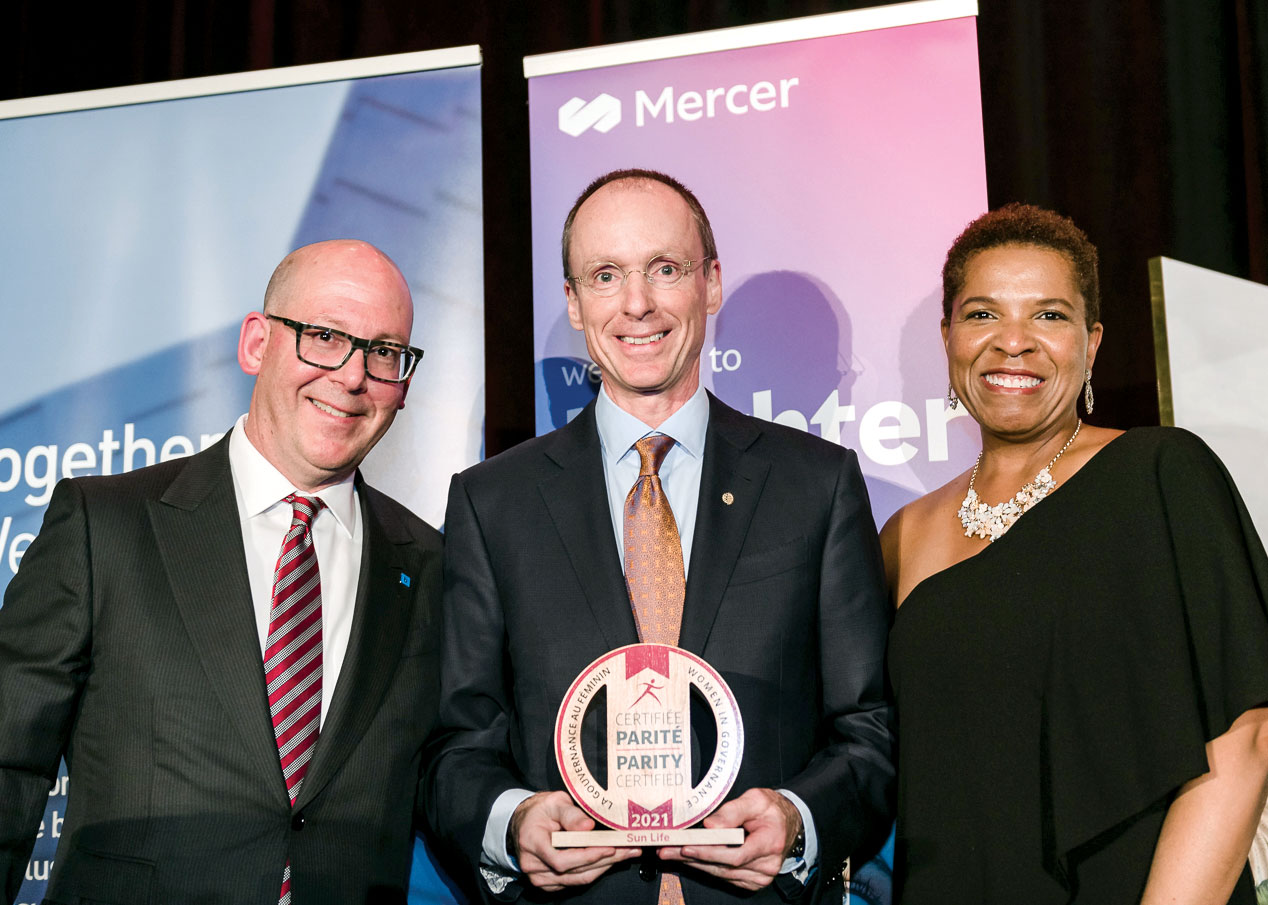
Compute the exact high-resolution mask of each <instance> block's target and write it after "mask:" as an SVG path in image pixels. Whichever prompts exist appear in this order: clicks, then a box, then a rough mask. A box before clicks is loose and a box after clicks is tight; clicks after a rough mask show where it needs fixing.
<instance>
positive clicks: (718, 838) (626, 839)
mask: <svg viewBox="0 0 1268 905" xmlns="http://www.w3.org/2000/svg"><path fill="white" fill-rule="evenodd" d="M693 688H694V689H695V691H696V692H697V693H698V694H699V695H700V697H701V698H702V699H703V700H704V701H705V703H706V704H708V706H709V710H710V712H711V713H712V714H713V719H714V722H715V724H716V730H717V749H716V751H715V752H714V754H713V760H712V761H711V762H710V763H709V766H708V769H707V770H705V772H704V774H703V778H702V779H701V781H700V784H699V785H697V786H694V787H693V786H692V785H691V775H692V770H691V726H690V723H689V717H690V713H691V692H692V689H693ZM601 690H602V691H605V692H606V695H607V751H606V752H605V753H606V756H607V788H603V787H602V786H600V785H599V783H598V781H597V780H596V779H595V777H594V774H593V773H592V772H591V770H590V768H589V767H588V766H587V765H586V761H585V757H584V756H583V754H582V751H581V723H582V720H583V719H584V717H585V715H586V711H587V710H588V709H589V707H590V705H591V704H592V703H593V702H594V700H595V697H596V695H597V694H598V693H599V692H600V691H601ZM743 752H744V726H743V724H742V723H741V722H740V711H739V708H738V707H737V706H736V703H735V696H734V695H733V694H732V693H731V689H730V688H728V687H727V685H726V682H724V681H723V680H722V677H721V676H720V675H718V673H717V671H716V670H714V669H713V667H711V666H710V665H709V664H708V663H706V662H705V661H704V660H702V659H700V658H699V657H697V656H696V655H695V654H692V653H689V652H688V651H685V650H683V649H682V648H678V647H671V646H669V645H667V644H631V645H628V646H626V647H621V648H617V649H616V650H614V651H610V652H608V653H606V654H604V655H603V656H602V657H600V658H599V659H597V660H595V661H594V662H593V663H591V664H590V665H589V666H587V667H586V668H585V670H583V671H582V673H581V675H579V676H577V679H576V681H574V682H573V683H572V687H570V688H569V689H568V694H567V695H565V696H564V700H563V703H562V704H561V705H560V707H559V718H558V719H557V720H556V721H555V758H556V760H558V762H559V772H560V773H561V774H563V779H564V784H565V785H566V786H567V788H568V791H569V793H571V795H572V797H573V800H574V801H576V802H577V804H578V806H579V807H581V809H582V810H584V811H585V812H586V813H587V814H589V815H590V816H591V817H593V818H594V819H595V820H596V821H598V822H599V823H601V824H604V825H606V826H608V827H611V829H606V830H592V831H589V832H556V833H554V834H553V835H552V836H551V843H552V844H553V845H555V846H556V847H557V848H565V847H569V846H585V845H612V846H645V845H646V846H663V845H675V846H676V845H740V844H742V843H743V842H744V830H743V829H742V828H740V827H735V828H731V829H717V830H709V829H703V828H701V829H687V827H690V826H691V825H692V824H694V823H696V822H698V821H700V820H703V819H704V818H705V817H706V816H707V815H708V814H709V813H710V812H711V811H712V810H713V809H714V808H716V807H717V806H718V805H719V804H721V802H722V799H723V798H724V797H725V796H726V794H727V792H728V791H730V789H731V785H732V784H733V783H734V782H735V777H736V774H737V773H738V772H739V769H740V758H741V756H742V755H743ZM600 756H604V753H602V752H601V753H600ZM706 756H707V753H706ZM614 830H615V831H616V832H614Z"/></svg>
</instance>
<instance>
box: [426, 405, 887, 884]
mask: <svg viewBox="0 0 1268 905" xmlns="http://www.w3.org/2000/svg"><path fill="white" fill-rule="evenodd" d="M709 401H710V417H709V428H708V433H707V436H706V441H705V452H704V463H703V472H702V475H701V481H700V498H699V509H698V514H697V517H696V526H695V540H694V543H693V545H692V554H691V568H690V570H689V573H688V579H687V596H686V601H685V604H684V609H683V621H682V632H681V637H680V641H679V644H680V646H682V647H684V648H686V649H687V650H690V651H693V652H695V653H698V654H700V655H701V656H703V657H704V658H705V659H706V660H707V661H708V662H709V663H711V664H712V665H713V666H714V667H716V668H717V669H718V670H719V671H720V672H721V673H722V675H723V676H724V678H725V679H726V681H727V683H728V684H729V685H730V686H731V688H732V690H733V691H734V692H735V695H736V698H737V700H738V703H739V706H740V710H741V714H742V717H743V720H744V725H745V727H746V728H745V749H744V758H743V762H742V764H741V768H740V773H739V776H738V778H737V780H736V783H735V786H734V788H733V790H732V793H731V794H732V795H733V796H734V795H738V794H740V793H741V792H743V791H744V790H746V789H748V788H752V787H770V788H786V789H789V790H791V791H793V792H795V793H796V794H797V795H798V796H800V797H801V798H802V799H803V800H804V801H805V802H806V804H807V805H808V807H809V808H810V810H811V812H812V814H813V816H814V821H815V827H816V829H817V832H818V836H819V844H820V869H819V871H818V877H817V880H816V881H815V882H813V883H812V884H811V887H810V889H808V890H806V895H807V897H808V899H810V900H813V899H817V898H818V897H819V896H820V895H822V893H823V892H824V889H825V888H826V887H829V886H830V885H831V883H832V881H833V879H834V877H836V876H837V875H838V874H839V869H840V865H841V863H842V861H843V860H844V859H845V858H846V856H848V855H849V854H850V853H851V852H852V851H853V850H854V849H855V847H856V846H857V845H858V844H859V843H860V840H862V839H863V838H864V837H865V835H867V834H868V833H869V832H870V831H878V832H880V833H881V834H882V835H883V834H884V833H885V832H887V831H888V828H889V824H890V820H891V818H892V806H891V791H892V784H893V776H894V771H893V766H892V763H891V756H892V751H891V748H892V737H891V734H890V726H889V716H890V711H889V706H888V704H887V703H886V700H885V696H884V693H883V687H882V685H883V677H882V660H883V656H884V651H885V639H886V634H887V631H888V625H889V606H888V604H887V602H886V598H885V588H884V577H883V571H882V567H881V562H880V553H879V548H878V545H877V540H876V530H875V527H874V524H873V521H872V514H871V510H870V508H869V506H868V500H867V491H866V488H865V487H864V484H863V479H862V475H861V474H860V472H859V468H858V462H857V459H856V458H855V455H854V453H853V452H851V451H849V450H846V449H843V448H841V447H840V446H837V445H834V444H831V443H826V442H824V441H823V440H821V439H818V438H815V437H811V436H809V435H808V434H805V433H802V432H800V431H795V430H792V429H789V428H785V427H782V426H780V425H776V424H770V423H767V422H764V421H759V420H757V419H754V418H750V417H748V416H745V415H742V414H740V413H739V412H736V411H734V410H733V409H731V408H728V407H727V406H726V405H724V404H722V403H721V402H719V401H718V400H717V399H715V398H713V397H712V396H710V400H709ZM726 492H729V493H730V494H731V496H732V498H733V501H732V503H731V504H730V505H728V504H727V503H725V502H724V501H723V494H724V493H726ZM607 500H608V498H607V492H606V489H605V486H604V478H603V464H602V460H601V458H600V444H599V436H598V431H597V428H596V426H595V420H594V407H593V405H591V406H590V407H588V408H586V409H585V410H584V411H582V412H581V414H579V415H578V416H577V418H576V419H575V420H574V421H573V422H572V423H571V424H569V425H568V426H566V427H564V428H561V429H559V430H557V431H555V432H553V433H551V434H547V435H546V436H544V437H540V438H538V439H536V440H532V441H529V442H527V443H524V444H522V445H520V446H518V447H516V448H515V449H512V450H510V451H509V452H506V453H503V454H502V455H500V456H497V457H495V458H493V459H490V460H489V461H487V462H484V463H482V464H480V465H477V466H475V467H473V468H471V469H468V470H467V471H465V472H463V473H462V474H460V475H458V476H457V477H455V478H454V481H453V484H452V487H451V488H450V494H449V509H448V512H447V514H446V548H445V612H446V633H445V650H444V666H443V676H442V697H441V714H440V727H441V728H440V730H439V731H438V734H437V738H436V741H435V744H436V747H437V749H438V756H437V757H436V759H435V760H434V761H433V762H432V765H431V766H430V767H429V769H428V779H427V786H426V788H427V790H428V794H427V796H426V798H427V810H428V816H429V819H430V820H431V821H432V823H433V826H434V828H435V829H436V830H437V832H438V834H439V835H440V836H441V837H442V839H443V840H444V841H445V842H446V843H447V844H448V845H450V846H451V847H452V848H453V849H454V850H456V851H457V852H459V853H461V854H462V855H463V856H464V857H465V858H466V860H467V861H468V863H469V864H470V865H471V867H472V868H473V869H474V868H475V865H476V862H477V860H478V858H479V853H480V850H481V843H482V834H483V832H484V828H485V823H486V821H487V819H488V816H489V811H490V808H491V806H492V805H493V802H494V800H495V799H496V798H497V797H498V795H499V794H501V793H502V792H503V791H505V790H506V789H509V788H514V787H521V788H526V789H531V790H540V789H560V788H563V784H562V781H561V779H560V776H559V770H558V768H557V766H556V762H555V755H554V750H553V747H552V743H551V736H552V733H553V730H554V724H555V717H556V714H557V712H558V709H559V704H560V701H561V700H562V699H563V696H564V694H565V692H566V691H567V689H568V686H569V685H570V683H571V682H572V681H573V679H575V678H576V676H577V675H578V673H580V672H581V670H582V669H583V668H584V667H585V666H586V665H587V664H588V663H590V662H591V661H592V660H594V659H595V658H596V657H598V656H599V655H601V654H603V653H605V652H606V651H609V650H611V649H613V648H617V647H621V646H622V645H625V644H633V643H635V642H636V641H637V640H638V638H637V634H636V631H635V627H634V619H633V615H632V614H631V611H630V603H629V597H628V595H627V593H626V589H625V583H624V577H623V575H622V572H621V563H620V559H619V556H618V553H617V549H616V542H615V538H614V536H613V531H612V517H611V514H610V513H609V507H608V501H607ZM591 741H594V740H593V739H592V740H591ZM591 750H592V751H593V750H594V749H591ZM653 866H654V865H652V864H645V865H643V869H642V870H640V869H639V867H638V866H637V865H634V866H630V865H623V866H621V867H618V868H616V869H614V870H612V871H609V872H608V874H606V875H605V876H604V877H602V878H601V879H600V880H599V881H598V882H597V883H596V884H594V886H593V887H591V888H590V889H587V890H585V891H583V892H582V893H581V894H580V895H578V897H577V899H576V901H578V902H594V903H603V905H622V903H631V905H654V903H655V902H656V897H657V895H656V890H657V885H658V884H657V883H656V882H654V880H655V875H654V870H652V869H649V868H651V867H653ZM683 887H684V891H685V894H686V897H687V902H688V903H689V905H697V903H712V902H728V901H734V900H735V899H738V898H745V899H748V898H750V897H748V896H741V895H740V893H739V890H738V889H737V888H736V887H734V886H730V885H729V884H719V883H717V882H715V881H711V880H710V879H709V878H707V877H705V876H704V875H702V874H695V873H691V872H688V873H687V874H685V875H684V880H683ZM477 888H481V889H482V890H485V891H487V888H486V887H484V885H483V884H482V883H481V884H478V885H477ZM835 890H836V891H835V895H838V896H839V895H840V893H841V889H840V885H839V884H838V885H836V887H835ZM525 895H526V896H528V897H530V898H532V897H534V894H533V891H532V890H526V892H525ZM556 898H559V896H556ZM776 898H777V896H776V892H775V890H774V889H773V888H770V889H767V890H764V891H763V892H762V893H759V894H758V895H756V896H752V897H751V900H752V901H755V902H760V901H768V900H774V899H776Z"/></svg>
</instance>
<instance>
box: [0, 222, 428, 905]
mask: <svg viewBox="0 0 1268 905" xmlns="http://www.w3.org/2000/svg"><path fill="white" fill-rule="evenodd" d="M263 308H264V310H263V311H262V312H253V313H251V314H249V315H247V317H246V319H245V320H244V321H243V324H242V330H241V337H240V341H239V346H238V358H239V362H240V364H241V366H242V368H243V369H244V370H245V371H246V372H247V373H249V374H252V375H255V378H256V381H255V387H254V390H253V392H252V396H251V404H250V409H249V411H248V413H247V415H246V416H244V418H243V419H240V420H239V422H238V424H237V425H236V426H235V427H234V429H233V430H232V431H231V432H230V433H229V435H228V436H226V437H225V438H224V439H223V440H221V441H220V442H219V443H217V444H216V445H215V446H213V447H211V448H210V449H208V450H206V451H205V452H203V453H200V454H198V455H195V456H192V457H190V458H187V459H180V460H174V461H169V462H165V463H162V464H159V465H155V466H153V467H150V468H145V469H141V470H140V471H135V472H132V473H130V474H123V475H115V476H108V477H104V476H103V477H87V478H80V479H73V480H67V481H63V482H61V483H60V484H59V485H58V486H57V489H56V490H55V492H54V494H53V497H52V500H51V502H50V504H49V507H48V512H47V514H46V515H45V519H44V525H43V528H42V529H41V532H40V535H39V536H38V537H37V538H36V540H35V541H34V542H32V544H31V546H30V548H29V549H28V550H27V552H26V555H25V557H24V559H23V562H22V567H21V569H20V570H19V571H18V574H17V575H16V576H15V577H14V579H13V581H12V582H11V583H10V584H9V587H8V590H7V592H6V594H5V601H4V607H3V608H0V870H2V873H3V877H4V890H5V899H4V901H5V902H9V901H12V899H13V898H14V896H15V895H16V894H17V890H18V885H19V883H20V882H21V880H22V876H23V871H24V869H25V867H26V859H27V858H28V857H29V855H30V851H31V847H32V843H33V841H34V839H35V834H36V832H37V829H38V827H39V823H40V818H41V816H42V814H43V810H44V804H45V801H46V800H47V793H48V789H49V785H50V783H51V782H52V781H53V779H54V778H55V776H56V773H57V769H58V761H59V758H61V757H62V756H65V758H66V762H67V765H68V768H69V770H70V776H71V779H72V782H71V785H70V797H69V802H68V806H67V814H66V822H65V825H64V828H63V833H62V837H61V840H60V845H59V848H58V851H57V857H56V866H55V868H54V871H53V875H52V878H51V881H50V884H49V888H48V899H47V901H49V902H59V903H81V902H90V901H91V902H94V903H134V902H151V903H155V905H160V903H161V905H171V903H181V905H191V903H198V902H206V903H228V902H232V903H235V905H245V903H254V905H274V903H278V902H279V901H280V902H282V903H283V905H285V903H287V902H289V901H290V900H291V896H292V894H293V896H294V901H295V902H296V903H297V905H310V903H331V905H336V903H337V905H348V903H361V902H375V903H377V902H391V901H401V902H404V901H405V889H406V885H407V879H408V873H409V865H410V858H411V845H412V830H413V826H414V812H415V804H416V798H417V791H418V779H419V774H420V765H421V758H422V748H423V741H424V739H425V737H426V734H427V733H428V731H429V730H430V728H431V724H432V722H433V717H434V714H435V707H436V697H437V692H438V683H437V676H436V669H437V662H438V641H437V637H438V632H439V618H440V613H439V591H440V575H441V541H440V537H439V535H438V534H437V532H436V531H435V530H433V529H432V528H431V527H429V526H428V525H426V524H425V523H423V522H422V521H420V520H419V519H418V518H416V517H415V516H413V515H412V514H411V513H410V512H408V511H407V510H406V509H405V508H404V507H402V506H401V505H399V504H398V503H396V502H394V501H393V500H391V499H389V498H388V497H386V496H384V495H383V494H381V493H379V492H378V491H376V490H374V489H373V488H371V487H369V486H367V485H366V484H365V483H364V482H363V481H362V480H361V478H360V476H359V474H358V472H357V466H358V465H359V464H360V462H361V460H362V459H363V458H364V457H365V455H366V453H368V452H369V451H370V449H371V448H373V446H374V445H375V443H377V442H378V440H379V438H380V437H382V436H383V434H384V432H385V431H386V430H387V429H388V427H389V426H390V425H391V423H392V420H393V418H394V417H395V414H396V411H397V410H398V409H400V408H402V407H403V406H404V404H405V394H406V390H407V389H408V386H409V379H410V377H411V375H412V373H413V368H414V365H415V364H416V363H417V360H418V358H419V356H421V354H422V352H421V350H419V349H414V348H412V347H410V346H409V339H410V330H411V327H412V323H413V304H412V302H411V300H410V296H409V289H408V287H407V286H406V283H405V280H404V278H403V277H402V276H401V274H400V272H399V271H398V270H397V269H396V266H395V265H394V264H393V263H392V262H391V261H390V260H389V259H388V258H387V256H386V255H384V254H383V253H382V252H380V251H378V250H377V249H376V248H374V247H373V246H370V245H367V244H366V243H363V242H355V241H350V240H339V241H331V242H321V243H317V244H315V245H309V246H306V247H304V248H301V249H299V250H297V251H295V252H293V253H291V254H290V255H289V256H287V258H286V259H285V260H284V261H283V262H282V263H281V265H279V267H278V269H277V271H276V272H275V273H274V275H273V279H272V280H271V281H270V283H269V288H268V291H267V292H266V295H265V302H264V306H263ZM359 337H368V339H361V338H359ZM279 551H280V552H279ZM266 661H267V662H266Z"/></svg>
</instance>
